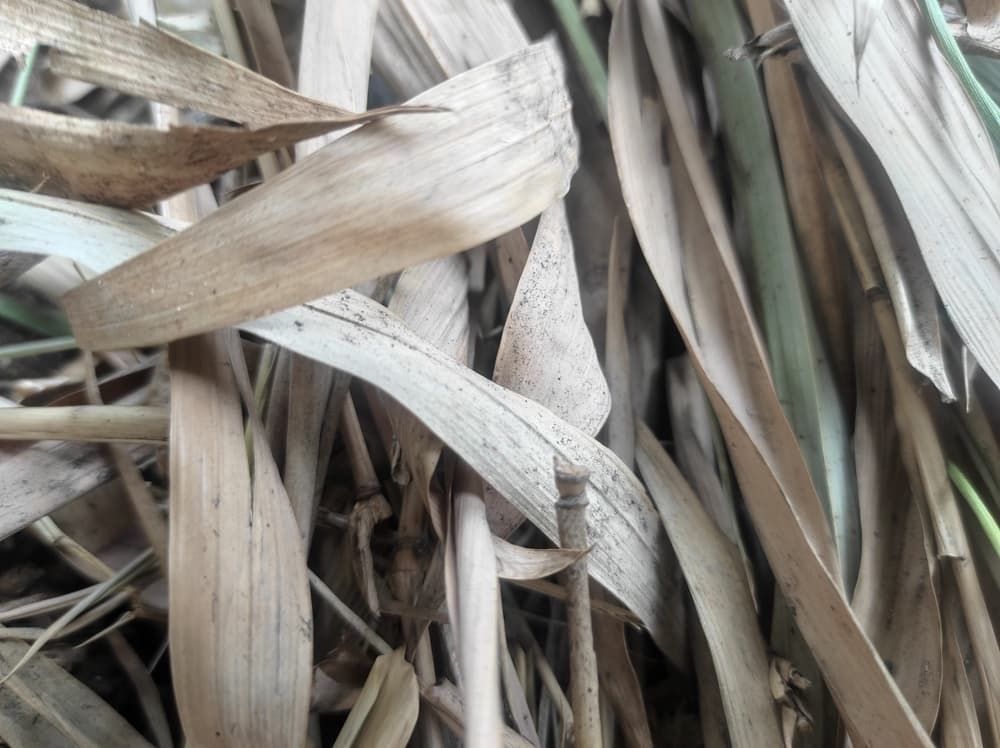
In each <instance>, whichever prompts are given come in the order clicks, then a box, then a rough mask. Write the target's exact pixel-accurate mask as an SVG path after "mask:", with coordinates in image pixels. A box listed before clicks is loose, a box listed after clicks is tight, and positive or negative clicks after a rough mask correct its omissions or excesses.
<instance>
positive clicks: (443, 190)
mask: <svg viewBox="0 0 1000 748" xmlns="http://www.w3.org/2000/svg"><path fill="white" fill-rule="evenodd" d="M414 101H415V102H419V103H435V104H444V105H448V106H451V107H454V111H452V112H447V113H441V114H437V115H432V116H425V117H409V118H404V119H397V120H395V121H392V122H381V123H375V124H373V125H371V126H369V127H365V128H362V129H361V130H359V131H357V132H355V133H352V134H351V135H350V136H349V137H346V138H343V139H341V140H339V141H337V142H335V143H331V144H330V145H328V146H326V147H325V148H324V149H323V150H321V151H319V152H317V153H315V154H313V155H312V156H311V157H310V158H307V159H306V160H304V161H302V162H300V163H298V164H296V165H295V166H294V167H292V168H291V169H289V170H288V171H286V172H284V173H282V174H281V175H280V176H279V177H278V178H276V179H274V180H273V181H271V182H270V183H269V184H266V185H264V186H263V187H261V188H258V189H256V190H254V191H253V192H251V193H249V194H247V195H244V196H241V197H240V198H237V199H236V200H234V201H233V202H231V203H229V204H228V205H226V206H225V207H223V208H221V209H220V210H219V211H217V212H216V213H214V214H212V215H211V216H209V217H208V218H206V219H204V220H202V221H201V222H199V223H198V224H196V225H195V226H192V227H191V228H190V229H188V230H187V231H185V232H183V233H182V234H180V235H178V236H176V237H174V238H172V239H170V240H168V241H166V242H164V243H162V244H161V245H160V246H158V247H157V248H156V249H154V250H152V251H151V252H149V253H147V254H146V255H145V256H144V257H142V258H138V259H137V260H135V261H133V262H131V263H128V264H127V265H125V266H123V267H121V268H118V269H117V270H115V271H113V272H112V273H110V274H108V275H107V276H105V277H103V278H101V279H100V282H99V283H97V282H95V283H94V284H92V285H87V286H84V287H82V288H80V289H77V290H76V291H74V292H72V293H71V294H69V295H67V297H66V299H65V303H66V306H67V311H68V312H69V316H70V317H71V319H72V320H73V323H74V330H75V332H76V335H77V339H78V340H79V341H80V343H81V344H82V345H84V346H87V347H91V348H95V349H100V348H105V347H109V346H110V347H120V346H123V345H132V344H140V343H141V344H145V343H151V342H154V341H158V342H162V341H164V340H169V339H172V338H177V337H182V336H184V335H189V334H192V333H195V332H201V331H205V330H209V329H212V328H216V327H220V326H223V325H226V324H232V323H235V322H239V321H242V320H245V319H248V318H251V317H254V316H258V315H260V314H262V313H266V312H267V311H269V310H274V309H279V308H282V307H286V306H290V305H292V304H294V303H298V302H302V301H305V300H307V299H310V298H316V297H318V296H320V295H322V294H324V293H329V292H331V291H334V290H336V289H337V288H343V287H346V286H350V285H352V284H354V283H356V282H358V281H361V280H365V279H368V278H372V277H375V276H377V275H381V274H384V273H387V272H391V271H393V270H398V269H400V268H402V267H404V266H407V265H411V264H414V263H417V262H421V261H424V260H429V259H432V258H434V257H440V256H444V255H447V254H451V253H454V252H457V251H459V250H462V249H465V248H467V247H469V246H472V245H474V244H477V243H479V242H482V241H485V240H487V239H490V238H493V237H494V236H496V235H498V234H501V233H503V232H504V231H507V230H509V229H511V228H513V227H514V226H516V225H519V224H520V223H522V222H523V221H525V220H527V219H529V218H531V217H532V216H534V215H536V214H538V213H539V212H540V211H541V210H543V209H544V208H545V207H547V206H548V205H549V204H550V203H551V202H552V201H553V200H554V199H555V198H557V197H559V196H560V195H561V194H563V193H564V192H565V191H566V189H567V188H568V182H569V177H570V176H571V174H572V172H573V170H574V169H575V165H576V139H575V135H574V132H573V128H572V123H571V119H570V115H569V102H568V100H567V98H566V93H565V89H564V87H563V82H562V66H561V63H560V61H559V58H558V53H557V51H556V49H555V47H554V45H553V43H552V42H543V43H539V44H536V45H533V46H532V47H529V48H527V49H525V50H523V51H521V52H518V53H515V54H514V55H512V56H510V57H508V58H506V59H504V60H500V61H498V62H496V63H492V64H488V65H484V66H482V67H480V68H477V69H476V70H473V71H470V72H469V73H466V74H464V75H462V76H459V77H457V78H454V79H452V80H450V81H448V82H446V83H443V84H441V85H440V86H437V87H436V88H434V89H431V90H430V91H428V92H427V93H425V94H422V95H421V96H420V97H418V98H417V99H415V100H414ZM442 149H446V150H447V152H448V154H449V157H448V158H447V159H442V158H440V155H441V153H442ZM484 153H485V154H489V155H486V156H484ZM330 179H334V180H335V181H336V183H337V191H336V192H335V193H333V194H331V193H330V192H329V191H328V185H329V184H330V182H329V180H330ZM317 200H319V201H321V204H322V206H323V209H322V210H320V211H317V210H315V209H314V208H315V207H316V205H317V202H316V201H317ZM275 273H278V274H279V275H280V276H281V277H286V278H288V277H294V278H295V281H296V282H295V283H275V282H274V278H275ZM210 278H211V279H214V280H218V281H224V282H219V283H209V282H208V279H210ZM167 279H169V280H167ZM163 281H167V282H163ZM193 288H197V289H200V290H199V292H198V293H196V294H195V295H194V296H192V295H191V293H192V291H191V289H193ZM140 289H141V290H140ZM136 292H139V293H141V298H142V302H141V303H139V302H138V298H139V297H137V296H136V295H135V293H136Z"/></svg>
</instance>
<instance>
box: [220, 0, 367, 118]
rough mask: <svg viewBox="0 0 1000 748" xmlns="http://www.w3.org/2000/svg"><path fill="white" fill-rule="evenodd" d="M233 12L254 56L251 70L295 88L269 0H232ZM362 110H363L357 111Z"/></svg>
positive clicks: (276, 20)
mask: <svg viewBox="0 0 1000 748" xmlns="http://www.w3.org/2000/svg"><path fill="white" fill-rule="evenodd" d="M233 5H234V9H235V10H237V11H238V12H239V14H240V18H241V19H242V21H243V28H244V29H245V31H246V35H247V39H248V40H249V41H250V50H251V51H252V52H253V57H254V62H255V63H256V64H255V65H254V68H255V69H256V70H257V71H258V72H259V73H260V74H261V75H263V76H264V77H266V78H270V79H271V80H273V81H274V82H275V83H278V84H279V85H281V86H283V87H285V88H291V87H292V86H293V85H295V76H294V73H292V64H291V62H290V61H289V59H288V55H287V54H286V52H285V42H284V39H282V36H281V29H280V28H278V19H277V18H276V17H275V15H274V8H273V7H271V0H235V2H234V4H233ZM359 108H360V109H364V107H363V106H362V107H359Z"/></svg>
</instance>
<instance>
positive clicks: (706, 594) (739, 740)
mask: <svg viewBox="0 0 1000 748" xmlns="http://www.w3.org/2000/svg"><path fill="white" fill-rule="evenodd" d="M636 428H637V435H638V438H637V440H636V447H637V451H636V459H637V461H638V463H639V470H640V471H641V472H642V476H643V479H644V480H645V482H646V485H647V486H648V487H649V491H650V495H651V496H652V497H653V500H654V501H655V502H656V505H657V509H658V510H659V512H660V516H661V517H662V518H663V524H664V525H665V526H666V528H667V532H668V534H669V535H670V541H671V544H672V545H673V547H674V551H675V552H676V553H677V558H678V559H679V560H680V563H681V569H683V571H684V578H685V579H686V580H687V583H688V588H689V589H690V590H691V597H692V598H693V599H694V603H695V608H696V609H697V610H698V618H699V620H700V622H701V626H702V629H703V630H704V632H705V638H706V640H707V641H708V644H709V649H710V650H711V652H712V661H713V662H714V664H715V671H716V673H717V674H718V676H719V686H720V688H721V691H722V702H723V705H724V706H725V711H726V720H727V724H728V726H729V735H730V738H731V739H732V741H733V745H734V746H760V745H778V743H779V742H780V733H779V732H778V722H777V720H776V719H775V713H774V706H773V704H772V702H771V695H770V693H769V691H768V686H767V682H768V680H767V679H768V676H767V672H768V662H767V655H766V653H765V648H764V640H763V637H761V635H760V630H759V628H758V626H757V616H756V611H755V610H754V606H753V600H752V598H751V597H750V590H749V587H748V586H747V582H746V574H745V572H744V570H743V564H742V562H741V561H740V559H739V557H738V555H737V554H736V552H735V548H734V546H733V545H732V543H730V542H729V540H728V539H727V538H726V537H725V536H724V535H723V534H722V533H721V532H720V531H719V530H718V528H717V527H716V526H715V523H714V522H713V521H712V519H711V518H710V517H709V516H708V514H706V513H705V510H704V509H703V508H702V506H701V504H700V502H699V501H698V499H697V498H695V495H694V492H693V491H692V490H691V488H690V486H688V484H687V482H686V481H685V480H684V478H683V476H681V473H680V471H679V470H678V469H677V466H676V465H674V463H673V462H672V461H671V459H670V457H669V456H668V455H667V453H666V452H665V451H664V450H663V448H662V447H661V446H660V445H659V443H658V442H657V441H656V437H655V436H654V435H653V432H652V431H650V430H649V427H648V426H646V425H645V424H644V423H642V422H640V423H638V424H637V426H636Z"/></svg>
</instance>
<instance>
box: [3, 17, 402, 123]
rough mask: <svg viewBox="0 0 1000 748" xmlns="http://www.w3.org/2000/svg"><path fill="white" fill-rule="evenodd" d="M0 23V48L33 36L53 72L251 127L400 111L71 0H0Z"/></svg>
mask: <svg viewBox="0 0 1000 748" xmlns="http://www.w3.org/2000/svg"><path fill="white" fill-rule="evenodd" d="M0 29H3V31H2V32H0V49H9V50H14V51H21V50H27V49H28V48H30V46H31V45H32V44H34V43H36V42H37V43H39V44H45V45H47V46H49V47H52V48H53V50H55V52H54V54H52V55H51V58H50V63H51V66H52V71H53V72H54V73H55V74H57V75H61V76H65V77H67V78H76V79H78V80H85V81H90V82H91V83H96V84H98V85H101V86H106V87H107V88H111V89H115V90H117V91H122V92H123V93H129V94H134V95H136V96H143V97H145V98H147V99H150V100H152V101H158V102H161V103H164V104H171V105H173V106H176V107H180V108H188V109H197V110H199V111H203V112H206V113H207V114H213V115H215V116H217V117H223V118H225V119H229V120H232V121H233V122H240V123H247V124H250V125H252V126H254V127H265V126H268V125H275V124H279V123H283V122H296V121H298V122H302V121H307V120H320V119H325V120H330V121H332V122H339V123H341V124H342V125H347V124H351V123H359V122H365V121H367V120H370V119H373V118H377V117H380V116H384V115H386V114H389V113H392V112H394V111H399V107H391V108H388V109H384V110H380V111H372V112H366V113H363V114H353V113H351V112H347V111H345V110H343V109H340V108H338V107H335V106H332V105H330V104H324V103H323V102H320V101H316V100H314V99H309V98H306V97H305V96H300V95H298V94H296V93H295V92H293V91H289V90H288V89H286V88H282V87H281V86H279V85H278V84H276V83H274V82H272V81H270V80H268V79H267V78H265V77H263V76H262V75H258V74H257V73H254V72H252V71H250V70H248V69H247V68H245V67H243V66H242V65H238V64H236V63H235V62H231V61H229V60H225V59H223V58H221V57H218V56H217V55H214V54H211V53H210V52H206V51H205V50H203V49H201V48H199V47H196V46H195V45H193V44H189V43H188V42H186V41H184V40H183V39H181V38H179V37H177V36H174V35H172V34H169V33H167V32H165V31H162V30H160V29H157V28H155V27H153V26H150V25H148V24H143V23H140V24H132V23H129V22H128V21H126V20H124V19H122V18H118V17H116V16H112V15H110V14H109V13H103V12H101V11H97V10H92V9H90V8H88V7H87V6H85V5H81V4H79V3H75V2H72V0H37V2H36V1H34V0H32V1H30V2H29V0H10V2H5V3H3V5H0Z"/></svg>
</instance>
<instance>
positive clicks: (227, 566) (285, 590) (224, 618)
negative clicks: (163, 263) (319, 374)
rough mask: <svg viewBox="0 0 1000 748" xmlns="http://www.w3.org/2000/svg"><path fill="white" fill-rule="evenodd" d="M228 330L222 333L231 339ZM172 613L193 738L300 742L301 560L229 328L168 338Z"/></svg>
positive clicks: (226, 742)
mask: <svg viewBox="0 0 1000 748" xmlns="http://www.w3.org/2000/svg"><path fill="white" fill-rule="evenodd" d="M227 338H228V339H227ZM170 379H171V399H170V408H171V429H172V434H173V436H172V438H171V440H170V447H171V450H170V463H171V464H170V476H171V511H170V569H169V577H168V579H169V583H170V604H171V609H174V610H182V611H184V615H172V616H171V617H170V658H171V671H172V673H173V679H174V692H175V694H176V696H177V704H178V710H179V712H180V716H181V722H182V724H183V726H184V731H185V734H186V735H187V739H188V741H189V742H191V743H192V744H194V745H199V746H246V745H300V744H301V743H302V742H303V740H304V739H305V735H306V729H307V721H308V710H309V688H310V685H311V680H312V679H311V662H312V613H311V609H310V601H309V586H308V581H307V579H306V560H305V555H304V552H303V547H302V541H301V539H300V536H299V530H298V527H297V525H296V523H295V518H294V516H293V515H292V510H291V506H290V505H289V503H288V496H287V495H286V494H285V492H284V489H283V487H282V485H281V480H280V478H279V476H278V471H277V468H276V467H275V465H274V460H273V458H272V457H271V454H270V452H269V450H268V448H267V441H266V438H265V436H264V433H263V428H262V426H261V425H260V423H259V421H258V420H257V418H256V415H255V412H254V411H253V408H252V405H251V407H250V411H251V413H252V415H251V429H252V440H253V471H252V472H253V475H251V469H250V466H249V465H248V462H247V447H246V441H245V439H244V424H243V417H242V415H241V402H240V397H241V392H240V391H241V390H242V391H243V397H244V399H246V400H248V401H249V402H252V396H250V393H249V379H248V377H247V375H246V367H245V364H244V363H243V361H242V353H240V351H239V349H238V344H237V342H236V340H235V332H232V331H230V332H222V333H216V334H213V335H212V336H203V337H198V338H192V339H190V340H185V341H182V342H180V343H177V344H175V345H174V346H172V347H171V349H170Z"/></svg>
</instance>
